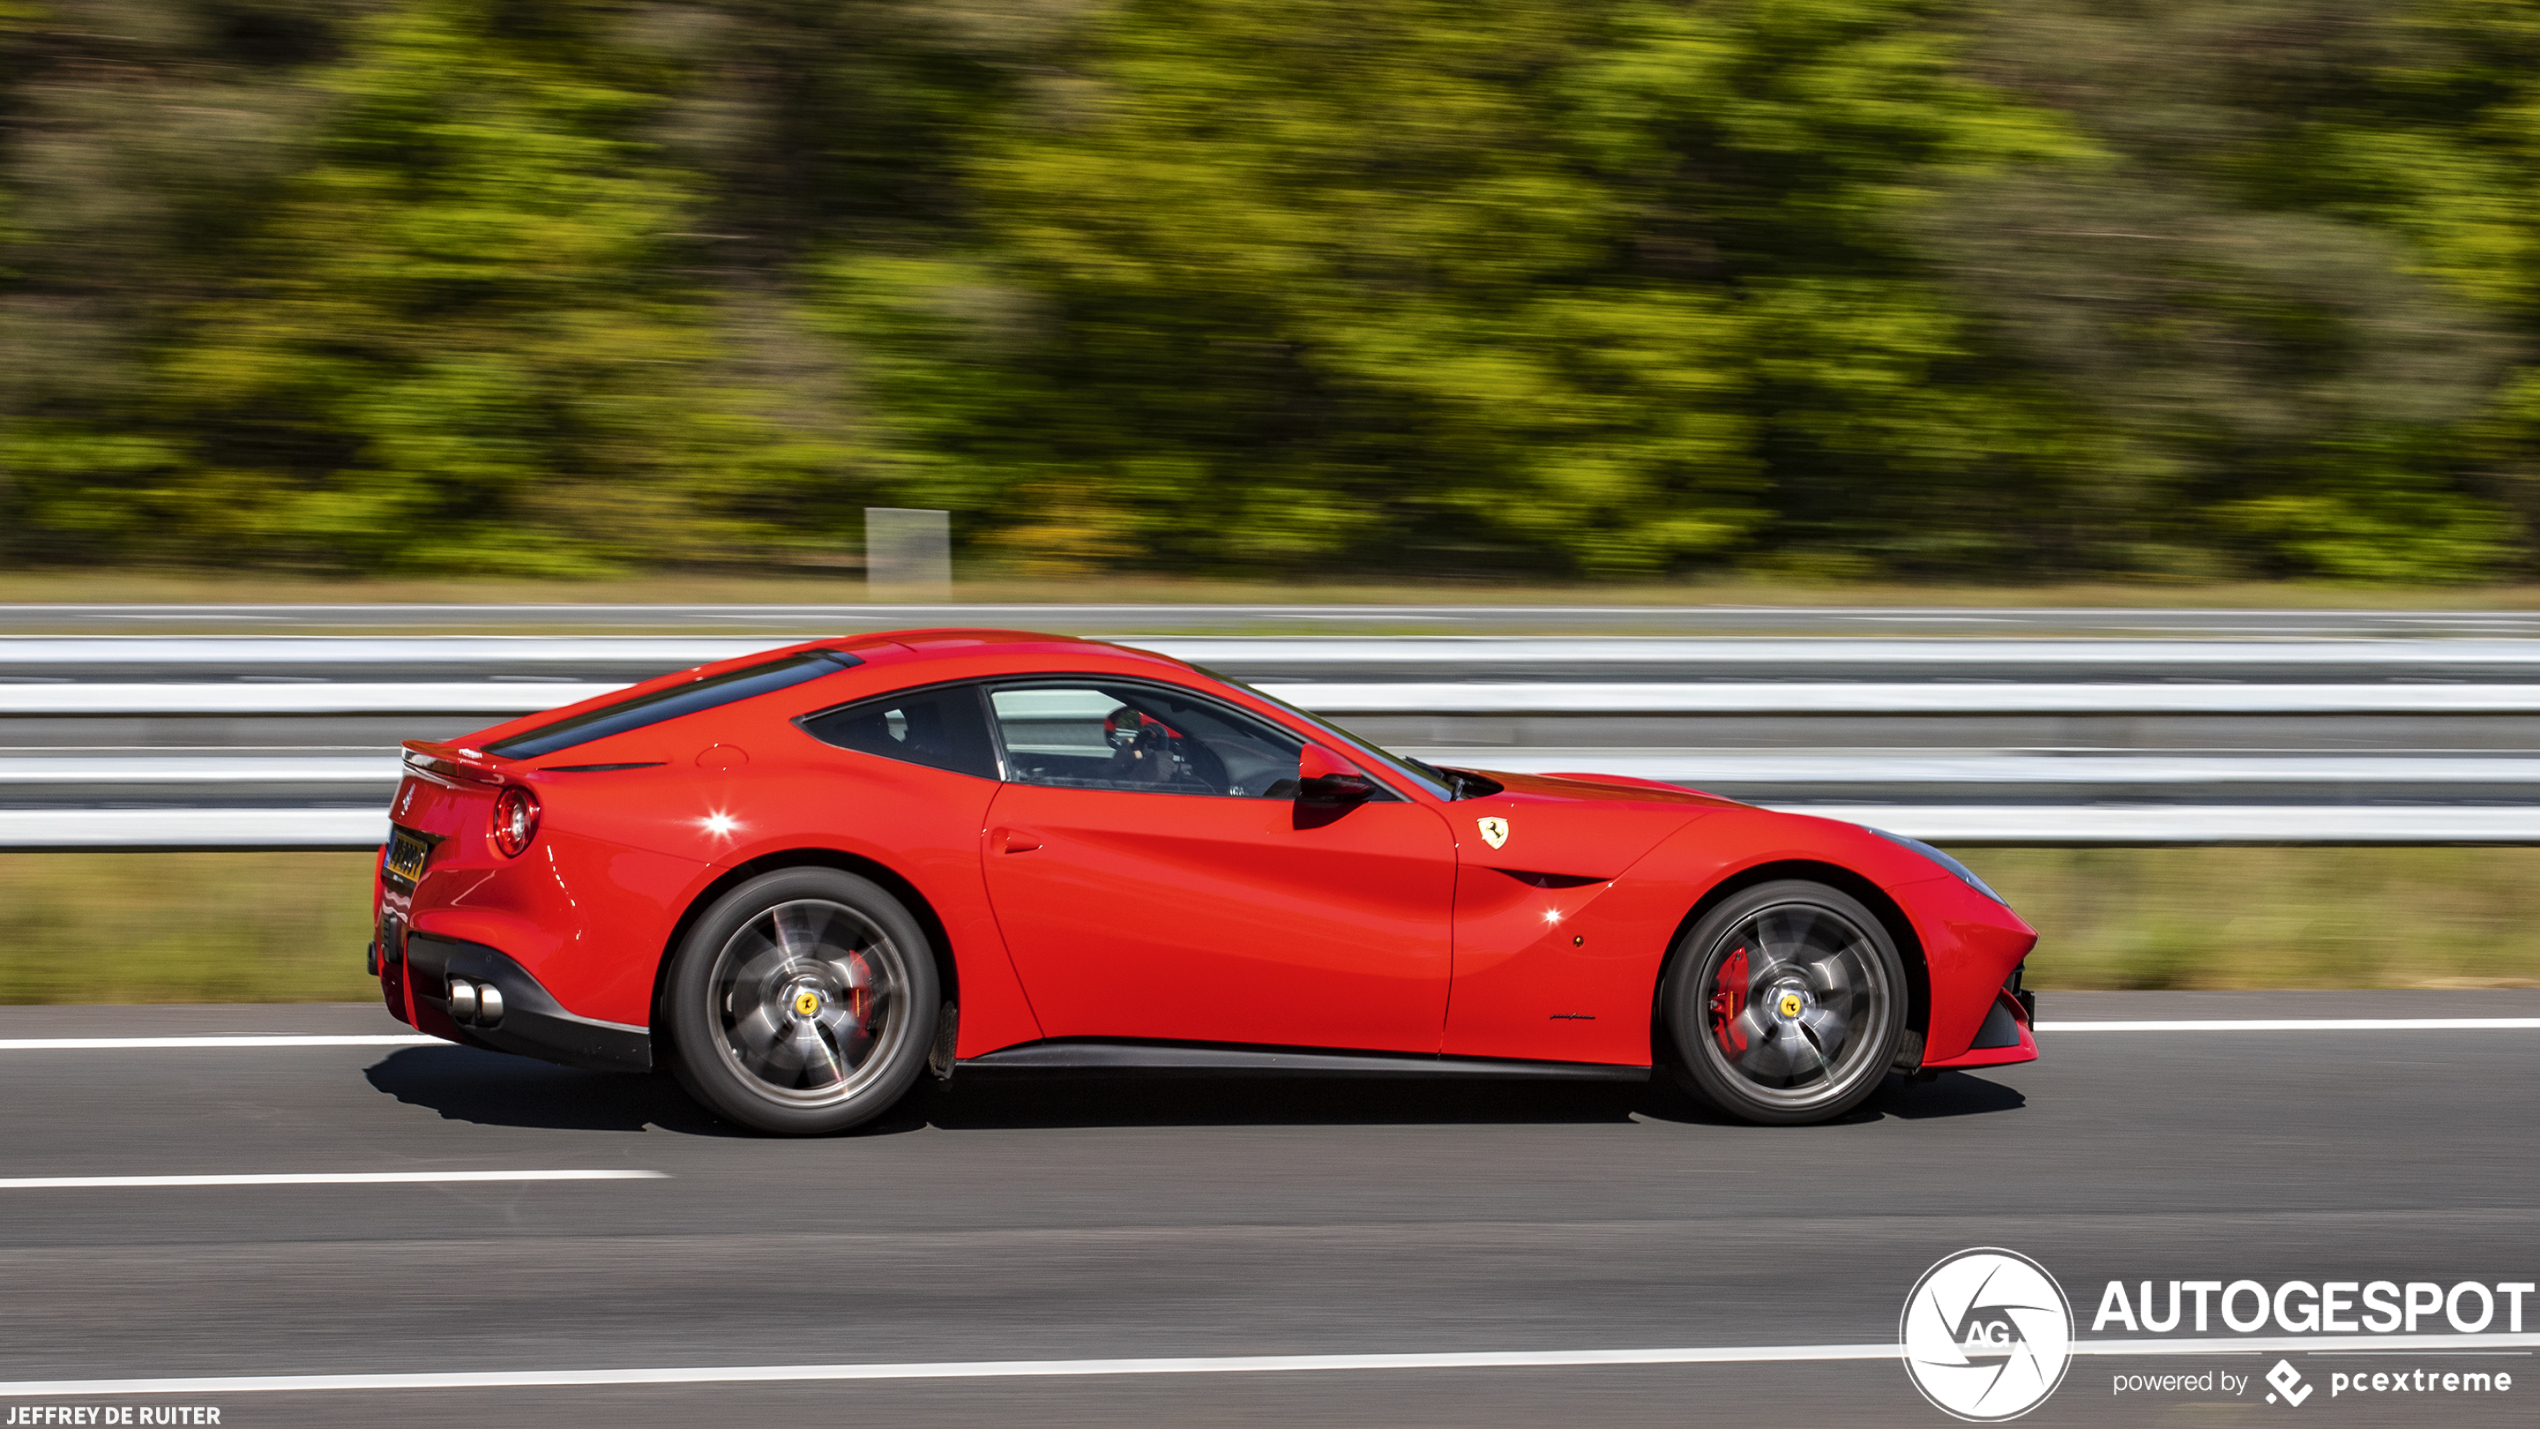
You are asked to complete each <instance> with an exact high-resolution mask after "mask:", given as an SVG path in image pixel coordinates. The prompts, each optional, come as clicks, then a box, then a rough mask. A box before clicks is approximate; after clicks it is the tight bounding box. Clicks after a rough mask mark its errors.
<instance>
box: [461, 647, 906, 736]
mask: <svg viewBox="0 0 2540 1429" xmlns="http://www.w3.org/2000/svg"><path fill="white" fill-rule="evenodd" d="M863 663H864V661H863V660H862V659H860V658H858V657H857V656H854V655H850V654H848V653H847V652H846V651H844V650H810V651H805V652H804V653H802V654H800V655H788V656H786V657H785V658H783V659H781V660H770V661H768V662H767V663H765V664H762V665H749V666H745V667H743V668H741V669H738V670H727V671H725V672H723V673H722V674H720V675H708V676H706V677H705V678H704V679H701V680H691V681H689V682H688V683H686V684H684V685H673V686H671V687H670V688H669V689H666V690H655V691H653V692H652V693H651V694H647V695H637V696H635V697H634V698H633V699H628V700H620V701H618V702H617V703H615V704H611V705H603V706H602V707H600V708H599V709H596V710H588V711H585V712H584V713H582V714H578V715H575V716H574V717H573V718H571V719H565V720H558V721H557V722H555V723H554V724H549V725H541V726H539V727H538V728H536V729H533V730H531V731H529V732H528V733H527V734H516V735H513V736H512V737H511V738H509V739H506V740H502V741H499V742H497V743H494V744H489V745H487V746H486V747H485V752H486V753H488V754H499V755H502V756H503V757H504V758H506V759H536V758H537V757H539V756H540V755H543V754H553V753H555V752H556V751H557V750H560V749H571V748H573V747H574V746H575V745H577V744H588V743H590V742H591V741H592V740H595V739H606V738H607V737H608V736H610V735H612V734H624V733H626V732H627V731H628V730H630V729H642V728H644V727H646V726H647V725H656V724H660V723H662V722H663V721H665V720H674V719H677V718H679V717H680V716H681V715H690V714H695V713H697V712H698V711H700V710H710V709H716V708H719V707H721V706H723V705H729V704H737V703H739V702H740V701H742V700H746V699H753V698H756V697H757V696H759V695H765V694H772V693H774V692H775V691H778V690H782V689H789V688H791V687H793V686H795V685H799V684H803V683H805V682H806V681H810V680H817V679H819V678H820V677H821V676H823V675H834V674H836V673H838V672H839V671H840V670H847V669H852V668H854V667H855V666H858V665H861V664H863Z"/></svg>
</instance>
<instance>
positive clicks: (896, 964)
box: [664, 868, 942, 1136]
mask: <svg viewBox="0 0 2540 1429" xmlns="http://www.w3.org/2000/svg"><path fill="white" fill-rule="evenodd" d="M664 997H665V1003H666V1005H665V1008H664V1011H665V1013H666V1014H667V1020H668V1022H669V1024H670V1033H671V1056H670V1065H671V1070H672V1071H673V1073H675V1074H676V1075H677V1076H678V1078H679V1082H680V1085H682V1086H684V1087H686V1088H687V1089H688V1093H689V1095H691V1096H693V1097H695V1098H696V1099H697V1100H698V1101H700V1102H702V1103H704V1104H705V1106H706V1107H707V1108H708V1109H709V1110H712V1111H713V1112H715V1113H716V1114H718V1115H720V1116H722V1117H724V1118H725V1119H727V1120H730V1121H735V1122H739V1123H741V1124H742V1125H744V1126H752V1127H756V1128H758V1129H759V1130H761V1131H772V1132H776V1133H778V1134H780V1135H786V1136H818V1135H822V1134H825V1133H828V1132H836V1131H844V1130H846V1129H847V1128H849V1127H852V1126H857V1125H860V1124H862V1123H864V1122H867V1121H870V1120H872V1119H873V1118H874V1117H877V1116H879V1115H881V1114H882V1113H883V1112H885V1111H887V1110H889V1109H890V1108H891V1106H892V1105H893V1104H894V1103H896V1102H898V1101H899V1099H900V1098H901V1097H902V1096H904V1095H906V1094H907V1092H908V1089H909V1086H910V1084H912V1083H913V1082H915V1081H916V1080H917V1074H918V1073H919V1072H921V1071H923V1070H924V1069H925V1067H926V1054H927V1052H928V1050H929V1048H930V1047H931V1045H932V1043H933V1041H934V1035H935V1020H936V1015H937V1009H938V1007H939V1006H940V1004H941V1001H942V995H941V992H940V991H939V984H938V981H937V979H936V975H935V957H934V950H933V948H932V947H931V946H929V944H928V942H927V940H926V933H925V930H924V929H923V928H921V927H920V926H919V925H918V922H917V920H916V919H915V918H913V917H911V916H909V912H908V909H907V908H905V907H903V906H901V904H900V901H899V900H898V899H896V898H894V897H892V896H891V895H890V893H889V892H887V891H886V890H884V889H883V888H882V887H881V886H880V885H878V884H876V883H874V882H872V881H871V880H870V879H864V878H858V877H857V876H855V875H854V874H851V873H842V872H840V871H838V870H837V869H832V868H788V869H780V870H778V871H777V872H774V873H767V874H761V875H760V876H759V877H757V878H753V879H751V880H750V881H749V882H747V883H744V884H742V885H741V886H740V887H738V888H735V889H733V890H732V891H731V892H729V893H726V894H725V895H723V896H722V897H721V898H719V899H717V900H715V903H714V906H713V907H712V908H710V909H708V910H707V911H706V913H705V916H704V917H702V918H699V919H698V920H697V922H696V924H695V926H694V927H692V928H691V929H690V930H689V932H688V936H687V938H686V940H685V941H683V942H682V943H681V944H680V947H679V951H678V952H677V953H676V954H675V955H674V958H673V961H672V963H671V968H670V980H669V983H668V986H667V988H666V990H665V993H664Z"/></svg>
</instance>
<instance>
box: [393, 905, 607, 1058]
mask: <svg viewBox="0 0 2540 1429" xmlns="http://www.w3.org/2000/svg"><path fill="white" fill-rule="evenodd" d="M370 958H371V961H372V963H373V965H374V966H375V967H376V968H377V970H378V973H379V981H380V992H381V995H382V996H383V997H384V998H385V999H386V1001H387V1003H388V1010H389V1011H390V1012H393V1013H395V1014H396V1015H397V1017H398V1019H399V1020H400V1021H404V1022H408V1023H410V1024H411V1025H412V1026H413V1027H414V1029H415V1030H416V1031H418V1032H429V1033H431V1034H432V1035H433V1036H435V1037H445V1038H448V1039H449V1040H450V1041H453V1042H457V1043H460V1044H462V1045H465V1046H469V1047H483V1048H487V1049H489V1050H491V1051H496V1052H515V1053H518V1054H520V1055H521V1056H524V1057H536V1058H539V1059H541V1060H543V1061H549V1062H561V1063H563V1064H564V1065H566V1066H568V1067H585V1068H588V1069H590V1070H592V1071H599V1072H644V1071H650V1070H651V1069H652V1065H653V1038H652V1032H651V1030H650V1029H648V1028H643V1027H630V1026H627V1025H626V1024H624V1023H619V1022H602V1021H599V1020H598V1019H596V1018H590V1017H578V1016H575V1015H574V1014H573V1013H570V1012H567V1011H565V1010H564V1006H563V1004H561V1003H559V1002H557V1001H556V998H555V994H553V993H551V992H549V991H547V989H546V987H545V986H544V985H542V984H541V983H540V982H539V981H538V979H536V978H535V977H532V976H531V975H530V973H529V970H528V969H527V968H524V967H522V966H521V965H520V964H519V963H517V962H515V961H513V960H512V958H511V957H510V956H509V955H507V954H505V953H503V952H502V951H500V950H499V949H495V948H489V947H487V946H485V945H484V944H483V943H468V942H461V941H460V940H458V939H456V938H438V937H434V936H433V935H432V934H430V933H418V932H414V931H412V930H391V929H387V928H383V930H382V934H381V937H380V940H379V941H378V942H376V943H373V944H372V945H371V950H370ZM454 976H455V977H462V978H467V979H469V980H471V981H474V982H478V983H484V984H489V985H491V986H493V987H494V988H496V989H499V990H500V991H501V993H502V1000H503V1014H502V1020H501V1021H499V1022H495V1023H491V1024H490V1025H489V1024H486V1023H482V1022H470V1023H467V1024H465V1025H462V1024H461V1023H460V1022H459V1021H458V1019H456V1018H455V1017H453V1016H451V1013H450V979H451V978H452V977H454ZM463 990H464V989H463ZM409 1006H411V1007H412V1009H413V1015H412V1016H411V1017H409V1016H408V1015H407V1009H408V1007H409Z"/></svg>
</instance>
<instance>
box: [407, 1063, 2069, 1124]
mask: <svg viewBox="0 0 2540 1429" xmlns="http://www.w3.org/2000/svg"><path fill="white" fill-rule="evenodd" d="M368 1076H369V1080H370V1084H371V1085H372V1086H373V1087H376V1088H378V1089H379V1090H380V1091H382V1092H385V1093H387V1094H388V1095H390V1096H393V1097H395V1098H396V1099H397V1100H399V1101H401V1102H405V1103H407V1104H409V1105H412V1106H420V1107H427V1108H430V1109H431V1110H433V1111H435V1112H438V1113H439V1114H440V1115H441V1116H443V1117H444V1118H447V1119H449V1120H453V1121H467V1122H475V1123H478V1124H480V1125H487V1126H521V1127H536V1128H541V1129H548V1130H566V1131H642V1130H645V1129H647V1128H655V1129H658V1130H662V1131H667V1132H673V1133H679V1134H685V1135H695V1136H749V1135H754V1134H755V1133H752V1132H750V1131H748V1130H746V1129H744V1128H741V1127H736V1126H733V1125H732V1124H730V1123H728V1122H725V1121H722V1120H720V1119H718V1118H716V1117H715V1116H714V1115H713V1114H712V1113H710V1112H708V1111H706V1110H705V1109H704V1108H702V1107H700V1106H698V1105H697V1104H696V1103H695V1102H693V1101H691V1100H689V1098H688V1096H687V1094H686V1093H684V1092H682V1091H681V1090H680V1089H679V1086H678V1084H677V1083H675V1082H673V1081H672V1080H671V1079H670V1078H668V1077H666V1076H649V1077H648V1076H633V1075H627V1074H623V1073H608V1072H582V1071H576V1070H574V1069H572V1068H570V1067H557V1066H551V1065H548V1064H547V1063H543V1062H534V1061H530V1060H528V1059H525V1058H520V1057H507V1056H503V1055H501V1054H499V1053H492V1052H480V1051H476V1050H473V1049H470V1048H465V1047H418V1048H412V1049H409V1050H406V1051H401V1052H398V1053H395V1054H394V1055H391V1056H389V1057H387V1058H384V1059H382V1060H381V1061H380V1062H379V1063H378V1064H377V1065H375V1066H373V1067H372V1068H371V1069H370V1071H369V1073H368ZM2025 1104H2026V1101H2025V1099H2024V1098H2023V1097H2022V1096H2021V1095H2020V1094H2019V1093H2018V1092H2016V1091H2014V1090H2012V1089H2011V1088H2009V1087H2006V1086H2003V1085H2001V1084H1999V1083H1997V1082H1990V1081H1987V1080H1985V1079H1984V1078H1982V1077H1975V1076H1969V1075H1967V1074H1965V1073H1963V1072H1944V1073H1942V1074H1941V1075H1940V1077H1939V1078H1938V1079H1937V1080H1934V1081H1931V1082H1924V1083H1908V1082H1905V1081H1903V1080H1902V1079H1891V1080H1890V1082H1889V1084H1888V1085H1887V1086H1886V1087H1884V1088H1882V1089H1881V1090H1880V1091H1879V1092H1878V1094H1877V1095H1875V1096H1873V1097H1872V1098H1871V1099H1870V1101H1869V1102H1868V1103H1867V1104H1865V1105H1864V1106H1863V1107H1862V1108H1861V1109H1860V1110H1858V1111H1856V1112H1854V1113H1852V1114H1851V1115H1849V1116H1846V1117H1843V1118H1841V1119H1840V1120H1839V1121H1837V1122H1836V1123H1834V1124H1835V1125H1837V1126H1859V1125H1868V1124H1873V1123H1876V1122H1880V1121H1884V1120H1887V1119H1889V1118H1898V1119H1903V1120H1908V1121H1919V1120H1925V1119H1929V1118H1935V1117H1953V1116H1973V1115H1982V1114H1986V1113H1992V1112H2003V1111H2012V1110H2016V1109H2018V1108H2019V1107H2021V1106H2024V1105H2025ZM1632 1121H1645V1122H1662V1123H1677V1124H1685V1125H1716V1126H1737V1125H1742V1124H1743V1123H1740V1122H1737V1121H1736V1120H1734V1119H1733V1118H1730V1117H1727V1116H1724V1115H1722V1114H1721V1113H1719V1112H1717V1111H1714V1110H1712V1109H1711V1108H1710V1107H1709V1106H1707V1105H1705V1104H1703V1103H1702V1102H1700V1101H1698V1100H1696V1099H1694V1098H1693V1097H1690V1096H1688V1095H1686V1094H1685V1093H1684V1092H1683V1091H1682V1090H1681V1089H1679V1088H1678V1087H1677V1086H1676V1085H1675V1082H1674V1080H1673V1079H1672V1078H1670V1077H1667V1076H1664V1075H1663V1074H1662V1075H1660V1076H1656V1077H1652V1078H1650V1079H1649V1080H1648V1081H1645V1082H1567V1081H1530V1080H1524V1079H1515V1078H1499V1077H1492V1078H1455V1077H1438V1078H1393V1077H1277V1076H1198V1075H1176V1076H1154V1075H1135V1074H1125V1073H1100V1074H1096V1073H1049V1072H1042V1073H1034V1074H1028V1075H1027V1074H1023V1073H1017V1072H991V1073H977V1072H972V1073H967V1074H962V1075H956V1076H955V1077H954V1078H953V1079H952V1080H951V1081H949V1082H937V1081H935V1080H933V1079H932V1078H926V1079H922V1080H921V1081H920V1082H919V1084H918V1085H917V1086H916V1087H915V1088H913V1089H912V1090H911V1091H910V1093H909V1095H908V1096H907V1097H906V1098H905V1099H903V1100H902V1101H901V1102H900V1104H899V1105H898V1106H895V1107H893V1108H892V1109H891V1110H889V1111H888V1112H885V1113H883V1114H882V1115H881V1116H880V1117H878V1118H876V1119H874V1120H873V1121H872V1122H870V1123H867V1124H866V1125H865V1126H863V1127H860V1128H858V1129H857V1131H856V1132H855V1133H852V1134H855V1135H866V1136H872V1135H891V1134H894V1133H906V1132H914V1131H923V1130H928V1129H933V1130H939V1131H952V1132H964V1131H1021V1130H1043V1129H1065V1128H1071V1127H1133V1126H1370V1125H1373V1126H1386V1125H1403V1126H1437V1125H1445V1126H1452V1125H1476V1126H1507V1125H1526V1124H1561V1123H1572V1124H1590V1123H1599V1122H1603V1123H1626V1122H1632Z"/></svg>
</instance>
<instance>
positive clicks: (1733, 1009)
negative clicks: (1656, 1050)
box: [1659, 879, 1907, 1126]
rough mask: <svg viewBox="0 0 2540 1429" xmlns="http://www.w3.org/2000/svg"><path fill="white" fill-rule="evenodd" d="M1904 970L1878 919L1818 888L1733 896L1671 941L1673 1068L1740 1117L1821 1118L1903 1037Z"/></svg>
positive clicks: (1861, 1095)
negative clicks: (1681, 936)
mask: <svg viewBox="0 0 2540 1429" xmlns="http://www.w3.org/2000/svg"><path fill="white" fill-rule="evenodd" d="M1906 1002H1907V987H1906V981H1905V962H1904V959H1903V958H1902V957H1900V956H1898V954H1897V951H1896V942H1895V940H1894V939H1893V938H1891V937H1889V936H1888V932H1887V928H1886V926H1885V925H1884V924H1882V923H1880V922H1879V920H1878V917H1877V915H1875V914H1873V913H1871V912H1870V910H1869V909H1868V908H1867V907H1864V906H1863V905H1862V903H1861V901H1860V900H1859V899H1857V898H1854V897H1852V896H1851V895H1850V894H1848V893H1844V892H1842V891H1841V890H1839V889H1834V888H1828V887H1827V886H1825V885H1824V884H1821V883H1808V882H1803V881H1800V880H1796V879H1792V880H1784V881H1781V882H1775V883H1761V884H1757V885H1756V886H1755V887H1753V888H1749V889H1745V890H1743V891H1741V892H1739V893H1736V894H1734V895H1732V896H1730V897H1729V898H1727V899H1726V900H1724V901H1722V902H1721V903H1720V905H1719V906H1718V907H1716V908H1713V909H1712V910H1711V911H1709V912H1708V913H1705V914H1703V915H1702V917H1701V918H1700V919H1699V920H1697V921H1696V922H1695V924H1694V926H1693V927H1692V929H1691V930H1689V931H1688V932H1687V933H1686V934H1685V935H1684V938H1683V940H1682V941H1681V942H1679V943H1678V944H1677V945H1676V948H1675V953H1674V955H1673V957H1672V958H1670V960H1669V965H1668V971H1667V980H1666V983H1665V985H1664V986H1663V988H1662V989H1661V991H1660V994H1659V1012H1660V1016H1662V1017H1663V1018H1665V1019H1666V1026H1667V1031H1668V1032H1669V1033H1670V1034H1671V1035H1672V1037H1673V1038H1674V1041H1675V1047H1676V1058H1675V1066H1674V1071H1675V1073H1676V1078H1677V1080H1678V1081H1680V1082H1682V1083H1683V1084H1684V1086H1685V1089H1686V1090H1687V1091H1689V1092H1692V1093H1693V1094H1694V1095H1695V1096H1697V1097H1700V1098H1701V1099H1702V1100H1704V1101H1706V1102H1709V1103H1710V1104H1711V1105H1713V1106H1715V1107H1718V1108H1719V1109H1720V1110H1722V1111H1724V1112H1727V1113H1729V1114H1730V1115H1731V1116H1735V1117H1739V1118H1741V1119H1743V1120H1746V1121H1752V1122H1760V1123H1764V1124H1767V1125H1779V1126H1796V1125H1804V1124H1806V1123H1810V1122H1820V1121H1827V1120H1830V1119H1832V1118H1834V1117H1838V1116H1841V1115H1843V1114H1844V1113H1845V1112H1848V1111H1850V1110H1852V1109H1853V1108H1854V1107H1857V1106H1859V1105H1860V1104H1861V1103H1862V1102H1863V1101H1865V1100H1867V1099H1868V1098H1869V1096H1870V1094H1871V1093H1872V1092H1875V1091H1877V1090H1878V1088H1879V1085H1880V1083H1881V1082H1882V1081H1883V1080H1885V1078H1886V1076H1887V1073H1888V1071H1889V1067H1890V1064H1891V1063H1893V1062H1894V1061H1895V1060H1896V1053H1897V1047H1898V1044H1899V1042H1900V1040H1901V1039H1902V1038H1903V1037H1904V1035H1905V1015H1906Z"/></svg>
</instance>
